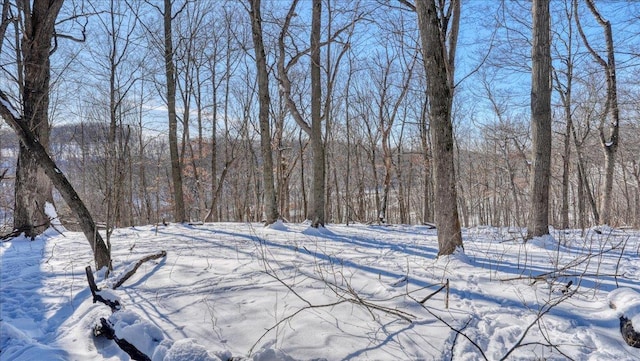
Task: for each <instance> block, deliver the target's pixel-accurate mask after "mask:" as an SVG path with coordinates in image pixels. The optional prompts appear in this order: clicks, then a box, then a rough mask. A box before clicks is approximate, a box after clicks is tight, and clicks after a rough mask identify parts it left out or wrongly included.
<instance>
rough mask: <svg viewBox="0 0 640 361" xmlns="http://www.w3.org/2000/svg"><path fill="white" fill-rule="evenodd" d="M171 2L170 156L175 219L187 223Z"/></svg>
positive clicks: (167, 10) (167, 40)
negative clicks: (179, 146)
mask: <svg viewBox="0 0 640 361" xmlns="http://www.w3.org/2000/svg"><path fill="white" fill-rule="evenodd" d="M171 5H172V1H171V0H164V14H163V15H164V16H163V19H164V66H165V73H166V78H167V109H168V116H169V154H170V157H171V180H172V182H173V217H174V221H176V222H184V221H186V220H187V219H186V215H185V208H184V196H183V190H182V166H181V164H180V156H179V154H178V119H177V116H176V75H175V66H174V64H173V40H172V26H171V21H172V15H171V14H172V13H171Z"/></svg>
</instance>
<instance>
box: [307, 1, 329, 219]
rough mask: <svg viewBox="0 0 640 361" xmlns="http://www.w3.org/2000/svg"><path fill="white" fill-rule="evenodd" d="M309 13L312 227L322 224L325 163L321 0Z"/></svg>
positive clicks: (310, 216)
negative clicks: (321, 104)
mask: <svg viewBox="0 0 640 361" xmlns="http://www.w3.org/2000/svg"><path fill="white" fill-rule="evenodd" d="M312 6H313V10H312V15H311V134H309V137H310V138H311V152H312V153H313V165H312V171H313V183H312V189H313V196H312V202H311V209H310V211H309V214H308V215H307V218H308V219H309V220H311V225H312V226H313V227H318V226H324V222H325V219H324V204H325V198H324V193H325V183H324V182H325V164H324V158H325V155H324V152H325V149H324V141H323V139H322V115H321V114H320V112H321V108H320V101H321V100H322V91H321V88H320V85H321V84H320V20H321V14H322V0H313V5H312Z"/></svg>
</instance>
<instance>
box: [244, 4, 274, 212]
mask: <svg viewBox="0 0 640 361" xmlns="http://www.w3.org/2000/svg"><path fill="white" fill-rule="evenodd" d="M250 15H251V30H252V34H253V47H254V51H255V55H256V67H257V72H258V99H259V105H260V110H259V119H260V147H261V150H262V159H263V162H262V179H263V182H264V215H265V221H266V223H267V224H271V223H274V222H275V221H276V220H278V203H277V201H276V190H275V187H274V183H273V152H272V150H271V126H270V123H269V106H270V104H271V99H270V98H269V73H268V72H267V60H266V56H265V52H264V43H263V40H262V16H261V14H260V0H251V10H250Z"/></svg>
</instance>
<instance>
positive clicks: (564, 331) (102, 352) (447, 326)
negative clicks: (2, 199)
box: [0, 223, 640, 361]
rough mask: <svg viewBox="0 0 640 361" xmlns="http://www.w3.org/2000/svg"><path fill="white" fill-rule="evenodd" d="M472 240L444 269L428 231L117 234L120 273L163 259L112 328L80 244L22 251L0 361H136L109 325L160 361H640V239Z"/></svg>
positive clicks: (34, 245)
mask: <svg viewBox="0 0 640 361" xmlns="http://www.w3.org/2000/svg"><path fill="white" fill-rule="evenodd" d="M463 239H464V242H465V250H464V253H458V254H456V255H454V256H452V257H447V258H441V259H436V254H437V248H438V247H437V241H436V236H435V230H432V229H428V228H427V227H420V226H367V225H351V226H344V225H331V226H329V227H328V228H327V229H320V230H316V229H313V228H309V227H308V226H307V225H305V224H283V223H277V224H275V225H273V226H271V227H267V228H265V227H263V226H262V225H259V224H240V223H222V224H205V225H193V226H189V225H170V226H167V227H163V226H160V227H158V228H156V227H154V226H148V227H137V228H131V229H120V230H116V232H114V236H113V238H112V245H113V260H114V270H115V272H114V274H115V276H118V275H119V274H121V273H122V272H125V271H126V269H127V267H128V266H129V267H130V266H131V265H132V264H134V263H136V262H137V261H138V260H139V259H141V258H142V257H144V256H146V255H149V254H152V253H156V252H158V251H161V250H165V251H166V252H167V255H166V257H163V258H160V259H158V260H155V261H151V262H146V263H144V264H142V266H141V267H140V268H139V269H138V270H137V272H136V273H135V275H134V276H133V277H132V278H131V279H129V280H128V281H127V282H125V283H124V284H123V285H122V286H121V287H119V288H117V289H116V290H113V291H111V292H109V293H111V294H113V295H114V296H116V297H117V298H119V300H120V302H121V304H122V305H123V306H124V310H123V311H118V312H116V313H115V314H113V315H112V314H111V311H110V309H109V308H108V307H107V306H105V305H103V304H100V303H96V304H93V303H92V300H91V292H90V290H89V288H88V284H87V279H86V276H85V273H84V271H85V270H84V269H85V267H86V266H87V265H92V257H91V255H90V248H89V246H88V244H87V243H86V240H85V239H84V237H83V235H82V234H81V233H73V232H65V233H64V234H63V235H59V234H57V233H56V232H54V231H52V230H50V231H48V232H47V235H46V236H41V237H39V238H37V239H36V240H35V241H33V242H31V241H28V240H25V239H15V240H12V241H8V242H4V243H2V244H1V246H0V262H1V274H0V278H1V279H0V281H1V284H0V307H1V316H0V318H1V321H0V359H2V360H3V361H5V360H6V361H9V360H97V359H105V360H127V359H129V357H128V356H127V354H125V353H124V352H123V351H121V350H120V349H119V348H118V346H117V345H116V344H115V343H114V342H113V341H111V340H108V339H106V338H105V337H104V336H100V337H94V335H93V328H94V326H95V325H96V323H97V322H98V320H99V318H100V317H104V318H107V319H110V320H111V321H114V322H116V321H120V322H121V323H120V324H119V325H120V326H121V327H123V329H122V330H121V331H122V332H124V333H125V334H127V339H129V340H131V341H132V342H133V343H137V344H138V345H140V348H141V349H144V350H145V352H147V353H148V356H150V357H152V359H153V360H162V359H165V360H189V359H192V360H210V359H213V360H216V359H228V358H230V357H233V358H234V359H253V360H312V359H316V360H317V359H326V360H348V359H366V360H401V359H402V360H419V359H425V360H432V359H436V360H440V359H453V360H479V359H483V358H484V359H488V360H499V359H502V358H504V357H506V358H507V359H558V360H564V359H576V360H587V359H591V360H618V361H621V360H639V359H640V349H637V348H633V347H630V346H628V345H626V344H625V342H624V341H623V339H622V337H621V334H620V321H619V317H620V315H621V314H622V313H626V316H627V317H631V318H632V320H638V319H639V318H640V317H638V316H637V315H636V314H637V313H640V298H637V297H640V296H639V295H640V282H639V280H640V255H639V252H640V233H638V232H637V231H621V230H612V229H600V230H598V232H596V231H595V230H589V231H588V232H587V233H586V235H585V236H584V237H581V236H580V232H579V231H575V232H553V233H552V237H548V238H544V239H535V240H533V241H530V242H529V243H527V244H523V242H522V239H521V236H520V234H518V233H513V232H512V233H510V232H507V230H501V229H495V228H473V229H467V230H465V231H464V235H463ZM558 245H559V246H558ZM96 277H97V280H98V281H99V282H98V286H100V287H103V288H105V287H107V286H108V285H110V284H113V282H112V281H110V280H107V282H104V281H103V282H100V281H101V279H100V275H99V274H97V276H96ZM447 281H448V287H447ZM569 284H570V285H569ZM616 289H621V290H622V291H616V292H613V293H612V291H614V290H616ZM636 296H637V297H636ZM612 303H618V304H617V305H616V306H617V307H616V308H615V309H613V308H612V307H611V304H612ZM126 327H130V328H128V329H125V328H126ZM638 328H640V324H638V325H636V329H638Z"/></svg>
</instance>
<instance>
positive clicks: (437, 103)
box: [415, 0, 462, 256]
mask: <svg viewBox="0 0 640 361" xmlns="http://www.w3.org/2000/svg"><path fill="white" fill-rule="evenodd" d="M450 6H451V7H452V8H453V18H452V19H451V20H452V23H451V30H450V33H449V46H450V47H449V51H447V46H446V44H445V40H444V39H446V36H445V35H446V33H447V28H446V27H445V28H443V26H442V24H448V20H449V19H448V18H447V19H441V18H440V17H439V16H438V10H437V9H436V3H435V1H434V0H428V1H416V3H415V8H416V12H417V13H418V28H419V31H420V38H421V41H422V54H423V57H424V67H425V73H426V75H427V97H428V102H429V117H430V120H431V137H432V142H433V159H434V168H435V169H434V176H435V218H436V225H437V228H438V256H441V255H449V254H452V253H453V252H454V251H455V250H456V248H458V247H462V236H461V233H460V219H459V217H458V206H457V203H458V202H457V191H456V174H455V167H454V145H453V125H452V123H451V107H452V102H453V91H454V83H453V79H454V66H453V64H454V59H455V45H456V41H457V28H458V23H459V20H460V3H459V1H457V0H452V2H451V4H450ZM443 13H444V11H443ZM445 26H448V25H445Z"/></svg>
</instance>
